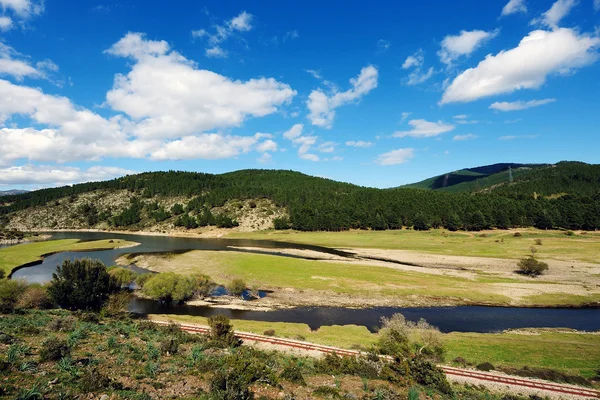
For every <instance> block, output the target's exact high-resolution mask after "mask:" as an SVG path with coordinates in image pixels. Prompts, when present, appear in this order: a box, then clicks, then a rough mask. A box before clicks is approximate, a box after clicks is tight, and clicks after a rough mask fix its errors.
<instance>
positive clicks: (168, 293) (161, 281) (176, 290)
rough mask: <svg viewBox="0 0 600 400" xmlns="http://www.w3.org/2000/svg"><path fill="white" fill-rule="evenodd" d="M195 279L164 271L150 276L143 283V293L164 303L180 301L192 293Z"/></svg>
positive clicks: (190, 296) (191, 295)
mask: <svg viewBox="0 0 600 400" xmlns="http://www.w3.org/2000/svg"><path fill="white" fill-rule="evenodd" d="M195 288H196V282H195V279H194V278H192V277H189V276H183V275H179V274H176V273H174V272H165V273H162V274H156V275H153V276H152V277H150V278H149V279H148V280H147V281H146V283H144V288H143V290H142V291H143V293H144V294H145V295H146V296H148V297H150V298H152V299H154V300H160V301H162V302H165V303H173V302H175V303H181V302H183V301H186V300H189V299H191V298H192V297H193V295H194V290H195Z"/></svg>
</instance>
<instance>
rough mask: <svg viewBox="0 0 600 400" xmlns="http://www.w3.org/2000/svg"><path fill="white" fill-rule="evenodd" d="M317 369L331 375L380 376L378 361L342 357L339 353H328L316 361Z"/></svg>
mask: <svg viewBox="0 0 600 400" xmlns="http://www.w3.org/2000/svg"><path fill="white" fill-rule="evenodd" d="M315 371H316V372H318V373H322V374H330V375H358V376H360V377H363V378H369V379H375V378H377V377H378V375H379V374H378V366H377V361H371V360H367V359H366V358H362V357H353V356H352V357H348V356H344V357H340V356H338V355H337V354H335V353H333V354H327V355H326V356H325V357H322V358H320V359H318V360H317V361H315Z"/></svg>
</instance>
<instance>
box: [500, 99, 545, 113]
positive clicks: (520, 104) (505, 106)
mask: <svg viewBox="0 0 600 400" xmlns="http://www.w3.org/2000/svg"><path fill="white" fill-rule="evenodd" d="M555 101H556V99H542V100H530V101H513V102H508V101H503V102H495V103H493V104H492V105H490V108H491V109H492V110H498V111H518V110H525V109H527V108H533V107H539V106H543V105H545V104H550V103H554V102H555Z"/></svg>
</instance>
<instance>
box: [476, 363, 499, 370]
mask: <svg viewBox="0 0 600 400" xmlns="http://www.w3.org/2000/svg"><path fill="white" fill-rule="evenodd" d="M476 368H477V369H478V370H480V371H493V370H495V369H496V368H494V366H493V365H492V364H491V363H489V362H484V363H481V364H477V367H476Z"/></svg>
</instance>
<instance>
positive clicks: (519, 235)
mask: <svg viewBox="0 0 600 400" xmlns="http://www.w3.org/2000/svg"><path fill="white" fill-rule="evenodd" d="M513 236H514V237H521V236H523V234H521V232H515V233H513Z"/></svg>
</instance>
